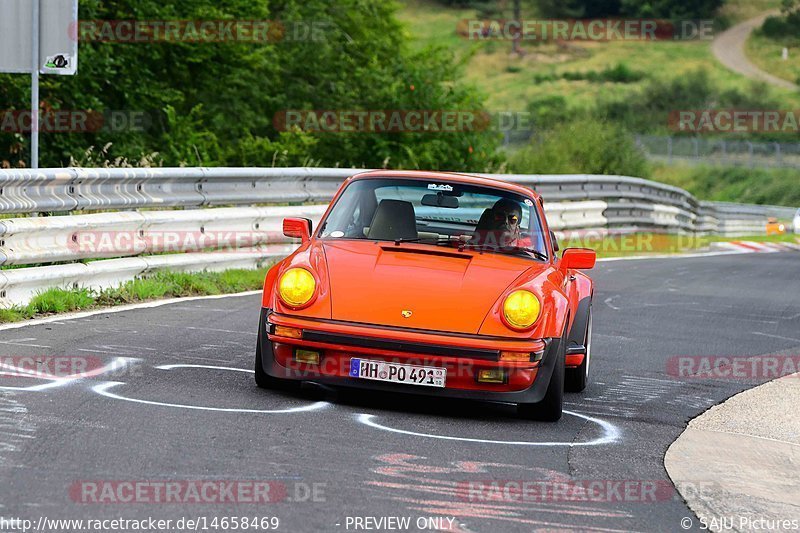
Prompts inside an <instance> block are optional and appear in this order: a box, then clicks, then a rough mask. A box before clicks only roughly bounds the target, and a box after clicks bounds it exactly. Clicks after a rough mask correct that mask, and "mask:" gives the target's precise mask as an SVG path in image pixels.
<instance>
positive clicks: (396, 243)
mask: <svg viewBox="0 0 800 533" xmlns="http://www.w3.org/2000/svg"><path fill="white" fill-rule="evenodd" d="M421 240H422V239H420V238H419V237H417V238H415V239H395V240H394V245H395V246H400V243H403V242H419V241H421Z"/></svg>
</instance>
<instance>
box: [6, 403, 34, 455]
mask: <svg viewBox="0 0 800 533" xmlns="http://www.w3.org/2000/svg"><path fill="white" fill-rule="evenodd" d="M27 414H28V410H27V408H26V407H25V406H24V405H23V404H22V403H20V402H18V401H17V400H16V399H14V397H13V395H12V393H8V392H0V466H13V465H14V461H13V460H12V457H11V455H12V454H13V453H14V452H17V451H19V447H20V445H21V444H22V443H23V442H25V441H26V440H27V439H32V438H34V434H35V431H36V426H34V425H33V424H32V423H31V422H30V420H27V419H26V415H27Z"/></svg>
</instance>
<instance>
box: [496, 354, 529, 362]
mask: <svg viewBox="0 0 800 533" xmlns="http://www.w3.org/2000/svg"><path fill="white" fill-rule="evenodd" d="M500 360H501V361H508V362H511V363H527V362H530V360H531V354H530V353H520V352H500Z"/></svg>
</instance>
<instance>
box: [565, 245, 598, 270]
mask: <svg viewBox="0 0 800 533" xmlns="http://www.w3.org/2000/svg"><path fill="white" fill-rule="evenodd" d="M596 261H597V253H596V252H595V251H594V250H590V249H588V248H567V249H566V250H564V253H563V254H562V255H561V264H560V265H559V268H560V269H561V270H568V269H587V270H588V269H590V268H594V264H595V262H596Z"/></svg>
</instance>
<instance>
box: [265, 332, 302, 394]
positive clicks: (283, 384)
mask: <svg viewBox="0 0 800 533" xmlns="http://www.w3.org/2000/svg"><path fill="white" fill-rule="evenodd" d="M255 377H256V385H257V386H258V387H260V388H262V389H270V390H282V391H292V390H298V389H299V388H300V384H301V382H300V381H294V380H291V379H279V378H274V377H272V376H270V375H269V374H267V373H266V372H264V365H263V361H262V359H261V333H260V332H259V334H258V341H256V362H255Z"/></svg>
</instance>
